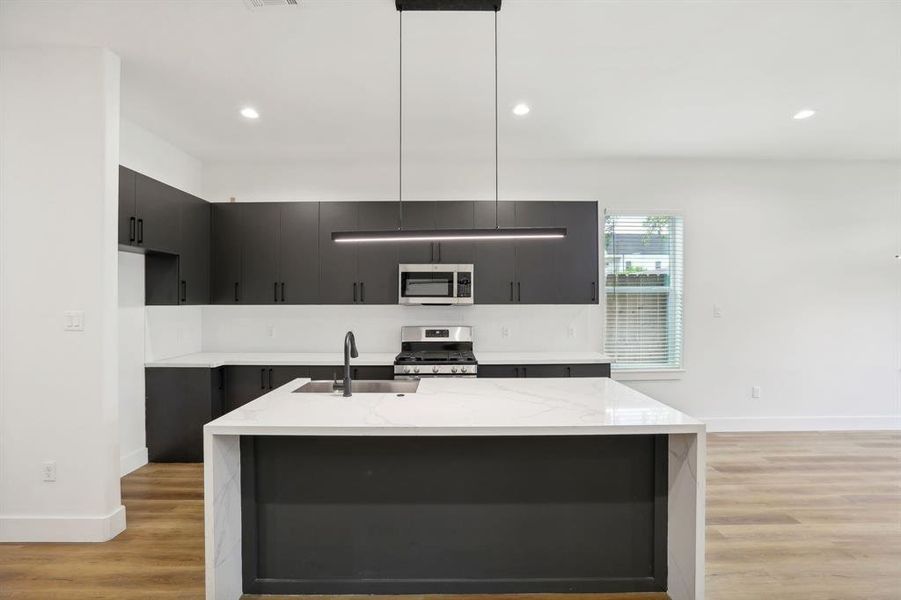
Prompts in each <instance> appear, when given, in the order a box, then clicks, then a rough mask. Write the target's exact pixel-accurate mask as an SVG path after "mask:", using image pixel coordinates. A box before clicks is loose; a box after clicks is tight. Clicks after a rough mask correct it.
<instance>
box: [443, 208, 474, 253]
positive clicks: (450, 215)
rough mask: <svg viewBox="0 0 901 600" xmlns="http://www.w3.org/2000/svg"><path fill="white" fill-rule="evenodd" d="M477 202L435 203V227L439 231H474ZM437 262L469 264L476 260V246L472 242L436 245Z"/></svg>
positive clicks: (451, 242) (447, 242)
mask: <svg viewBox="0 0 901 600" xmlns="http://www.w3.org/2000/svg"><path fill="white" fill-rule="evenodd" d="M475 204H476V203H475V202H466V201H456V200H454V201H451V202H436V203H435V227H436V228H438V229H472V228H473V227H475ZM435 246H436V251H437V254H438V257H437V260H436V262H439V263H448V264H469V263H471V262H473V261H474V260H475V244H474V243H473V242H471V241H465V240H461V241H444V242H438V243H437V244H435Z"/></svg>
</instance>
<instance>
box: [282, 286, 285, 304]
mask: <svg viewBox="0 0 901 600" xmlns="http://www.w3.org/2000/svg"><path fill="white" fill-rule="evenodd" d="M284 301H285V282H284V281H283V282H282V302H284Z"/></svg>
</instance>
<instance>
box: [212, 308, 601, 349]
mask: <svg viewBox="0 0 901 600" xmlns="http://www.w3.org/2000/svg"><path fill="white" fill-rule="evenodd" d="M601 317H602V313H601V311H600V309H599V307H597V306H585V305H581V306H572V305H561V306H466V307H464V306H444V307H438V306H384V305H383V306H205V307H203V349H204V351H206V352H240V351H244V352H254V351H256V352H339V351H341V349H342V348H343V347H344V346H343V344H344V333H345V332H346V331H348V330H353V332H354V335H355V336H356V339H357V347H358V348H359V349H360V352H398V351H400V328H401V327H402V326H404V325H471V326H472V327H473V337H474V341H475V346H476V348H478V349H481V350H483V351H489V350H490V351H514V352H529V351H532V352H539V351H555V350H557V351H579V350H595V351H598V350H600V343H599V339H600V335H601Z"/></svg>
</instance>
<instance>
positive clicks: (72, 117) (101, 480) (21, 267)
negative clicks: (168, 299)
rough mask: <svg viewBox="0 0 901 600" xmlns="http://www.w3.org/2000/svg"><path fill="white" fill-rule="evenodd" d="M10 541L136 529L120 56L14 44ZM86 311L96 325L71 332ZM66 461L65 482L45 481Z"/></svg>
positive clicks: (0, 72)
mask: <svg viewBox="0 0 901 600" xmlns="http://www.w3.org/2000/svg"><path fill="white" fill-rule="evenodd" d="M0 89H2V99H0V173H2V179H0V213H2V219H0V244H2V248H0V541H102V540H107V539H110V538H112V537H114V536H115V535H117V534H118V533H119V532H120V531H122V529H123V528H124V526H125V508H124V507H123V506H122V505H121V500H120V493H119V448H118V432H117V412H118V410H117V389H116V388H117V384H116V381H117V355H116V354H117V352H116V351H117V319H116V295H117V285H116V279H117V271H116V233H117V228H116V213H117V208H116V207H117V194H118V191H117V165H118V161H119V144H118V140H119V59H118V58H117V57H116V56H114V55H113V54H111V53H109V52H108V51H105V50H102V49H97V48H66V47H59V48H52V49H28V50H15V51H13V50H9V51H4V52H2V53H0ZM68 310H76V311H84V331H82V332H67V331H64V330H63V325H64V322H65V321H64V317H63V313H64V311H68ZM45 461H55V462H56V465H57V475H56V477H57V478H56V481H53V482H46V481H44V480H43V463H44V462H45Z"/></svg>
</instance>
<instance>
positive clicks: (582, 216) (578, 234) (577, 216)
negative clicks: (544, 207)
mask: <svg viewBox="0 0 901 600" xmlns="http://www.w3.org/2000/svg"><path fill="white" fill-rule="evenodd" d="M554 209H555V211H556V213H557V215H558V219H559V220H560V221H561V222H560V224H561V225H563V226H565V227H566V238H565V239H563V240H561V241H560V242H559V244H558V248H557V256H556V260H557V269H556V272H557V290H558V294H559V296H558V298H557V302H558V303H559V304H597V303H598V254H599V250H598V205H597V202H555V203H554Z"/></svg>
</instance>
